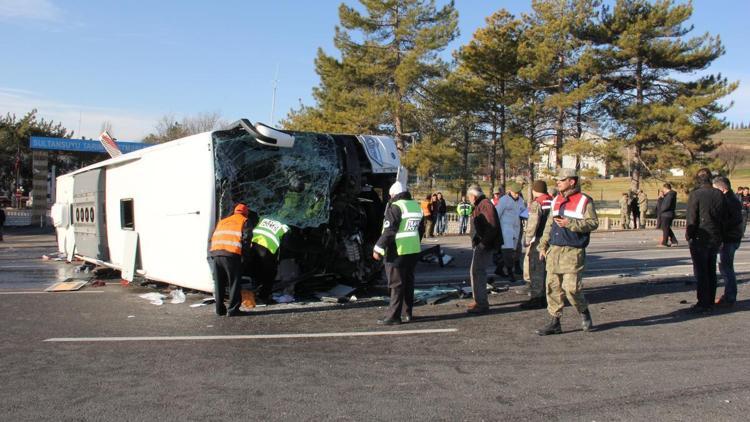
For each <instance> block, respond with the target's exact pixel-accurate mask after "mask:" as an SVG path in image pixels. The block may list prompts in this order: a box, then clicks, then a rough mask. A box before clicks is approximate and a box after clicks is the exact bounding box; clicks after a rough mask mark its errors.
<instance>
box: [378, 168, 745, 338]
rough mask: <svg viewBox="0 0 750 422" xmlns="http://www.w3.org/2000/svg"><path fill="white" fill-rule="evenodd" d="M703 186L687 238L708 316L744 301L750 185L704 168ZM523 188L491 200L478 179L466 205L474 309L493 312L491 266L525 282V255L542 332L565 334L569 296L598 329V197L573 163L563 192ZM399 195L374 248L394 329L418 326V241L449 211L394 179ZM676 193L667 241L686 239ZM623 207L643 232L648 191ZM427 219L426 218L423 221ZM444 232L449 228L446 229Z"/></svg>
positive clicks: (661, 209) (586, 325)
mask: <svg viewBox="0 0 750 422" xmlns="http://www.w3.org/2000/svg"><path fill="white" fill-rule="evenodd" d="M696 182H697V186H696V188H695V189H694V190H693V191H692V192H691V193H690V196H689V198H688V204H687V217H686V221H687V227H686V233H685V239H686V241H687V243H688V245H689V248H690V255H691V257H692V260H693V267H694V276H695V279H696V281H697V288H696V293H697V299H698V300H697V303H696V304H695V305H694V306H692V307H691V308H690V311H692V312H697V313H704V312H710V311H711V310H712V309H713V308H714V307H715V306H732V305H734V303H735V302H736V300H737V283H736V275H735V271H734V255H735V252H736V251H737V249H738V248H739V247H740V242H741V239H742V237H743V235H744V231H745V224H746V221H747V216H748V211H749V210H750V190H748V189H747V188H741V189H739V190H738V192H737V193H735V192H734V191H732V189H731V184H730V181H729V179H727V178H726V177H723V176H717V177H713V178H712V175H711V172H710V171H709V170H708V169H701V170H700V171H699V172H698V174H697V176H696ZM521 190H522V186H521V185H520V184H519V183H516V182H511V183H508V185H507V186H505V188H504V189H502V191H504V192H502V191H497V192H493V197H492V198H487V197H486V196H485V194H484V192H483V191H482V189H481V187H479V186H477V185H473V186H471V187H469V189H468V190H467V193H466V196H465V197H462V198H461V201H460V202H459V203H458V204H457V206H456V211H457V214H458V215H459V217H460V225H459V233H461V234H463V233H465V231H466V228H467V223H468V220H470V222H471V224H470V228H471V230H470V233H469V235H470V237H471V244H472V258H471V265H470V268H469V275H470V279H471V289H472V295H473V301H472V302H471V303H470V304H469V306H468V309H467V313H469V314H473V315H476V314H483V313H486V312H488V311H489V302H488V295H487V270H488V269H489V268H490V265H492V264H493V263H494V264H495V265H496V270H495V273H496V274H502V275H505V276H506V277H508V278H509V279H510V280H515V274H517V273H519V272H521V271H519V268H518V267H519V266H518V259H519V258H522V259H523V262H524V265H523V267H524V268H523V270H522V273H523V277H524V279H525V281H527V283H528V285H529V300H528V301H526V302H524V303H522V304H521V305H520V307H521V308H522V309H539V308H546V309H547V311H548V313H549V316H550V319H549V322H548V323H547V324H545V325H544V326H542V327H540V328H539V329H538V330H536V333H537V334H538V335H540V336H546V335H551V334H560V333H562V329H561V325H560V319H561V317H562V314H563V308H564V302H565V300H566V299H567V301H568V302H569V303H570V304H571V305H572V307H573V308H575V310H576V311H577V312H578V313H579V315H581V327H582V329H583V331H590V330H591V329H592V328H593V320H592V316H591V312H590V310H589V306H588V302H587V301H586V297H585V295H584V294H583V277H582V275H583V271H584V269H585V264H586V248H587V246H588V245H589V242H590V235H591V232H593V231H595V230H596V229H597V228H598V226H599V219H598V217H597V214H596V208H595V206H594V200H593V199H592V198H591V197H590V196H588V195H586V194H584V193H582V192H581V190H580V185H579V178H578V175H577V173H576V171H575V170H572V169H561V170H560V171H559V172H558V174H557V175H556V176H555V190H556V192H555V194H554V195H550V194H549V193H548V189H547V184H546V182H544V181H542V180H537V181H535V182H534V183H533V185H532V189H531V191H532V198H530V201H529V203H528V206H527V204H526V202H525V200H524V198H523V195H522V194H521ZM394 194H395V196H394V198H396V202H394V201H393V200H392V201H391V202H390V204H395V206H394V205H391V206H389V208H388V211H387V212H386V219H385V223H384V231H383V235H382V236H381V238H380V239H379V240H378V245H377V246H376V248H375V252H374V257H375V258H376V259H381V258H382V257H383V256H385V257H386V275H387V278H388V283H389V284H388V286H389V288H390V289H391V305H390V307H389V310H388V312H387V314H386V317H385V318H383V319H381V320H379V322H380V323H381V324H386V325H393V324H401V323H403V322H409V321H411V320H412V318H413V315H412V299H410V298H413V289H414V269H415V267H416V257H417V255H418V253H419V251H420V248H418V247H417V245H418V240H419V236H420V234H419V233H420V230H424V232H425V234H424V236H429V234H428V233H429V230H428V229H427V227H429V224H430V220H429V219H427V218H426V213H427V212H429V213H430V214H431V215H432V213H433V212H434V210H435V209H437V210H439V209H440V208H439V207H438V208H435V207H434V206H433V207H430V206H426V205H429V204H426V202H429V203H438V202H439V200H440V199H442V195H439V198H438V197H437V194H436V195H435V197H433V196H429V197H427V199H426V200H425V201H422V203H421V206H420V205H418V204H417V203H416V202H415V201H411V197H410V196H409V194H408V192H406V191H405V189H404V187H403V186H401V185H400V184H394V187H393V188H392V192H391V195H394ZM676 197H677V194H676V192H675V191H674V190H673V189H672V186H671V185H670V184H669V183H665V184H663V185H662V187H661V188H660V190H659V192H658V198H657V204H656V215H657V222H658V223H657V224H658V226H659V228H661V229H662V241H661V246H676V245H677V244H678V240H677V238H676V236H675V234H674V232H673V231H672V229H671V226H672V221H673V220H674V218H675V208H676ZM433 198H435V199H433ZM399 202H400V204H399ZM623 203H624V204H625V205H626V206H627V211H628V212H627V215H628V216H631V215H632V217H633V222H634V224H633V228H642V227H643V223H644V222H645V214H646V210H647V209H648V197H647V196H646V194H645V193H644V192H643V191H642V190H639V191H638V192H637V193H635V194H634V195H630V194H628V193H625V194H623V199H622V200H621V204H623ZM635 207H637V208H635ZM634 210H635V211H634ZM438 212H439V211H438ZM423 215H424V216H425V219H424V221H420V220H421V218H422V216H423ZM405 221H406V223H405ZM425 223H426V226H424V227H425V228H424V229H422V227H423V224H425ZM444 232H445V229H444V228H443V230H442V231H440V233H441V234H442V233H444ZM404 239H406V240H404ZM400 242H401V243H400ZM408 242H412V243H413V244H411V243H408ZM519 251H520V252H519ZM402 252H403V253H402ZM717 256H719V263H718V267H719V271H720V273H721V274H722V276H723V278H724V279H725V289H724V292H723V295H722V296H721V297H720V298H719V299H718V300H717V299H716V289H717V275H716V268H717ZM404 289H405V290H404Z"/></svg>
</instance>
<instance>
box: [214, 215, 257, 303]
mask: <svg viewBox="0 0 750 422" xmlns="http://www.w3.org/2000/svg"><path fill="white" fill-rule="evenodd" d="M249 212H250V210H249V209H248V208H247V206H246V205H245V204H237V206H235V207H234V214H232V215H231V216H229V217H227V218H224V219H223V220H221V221H219V223H218V224H217V225H216V229H215V230H214V233H213V236H211V249H210V252H209V255H210V256H211V269H212V271H213V275H214V299H216V314H217V315H228V316H240V315H243V312H241V311H240V305H241V304H242V294H241V292H240V282H241V281H242V252H243V249H246V246H247V244H248V240H249V235H248V233H247V226H248V224H247V216H248V214H249ZM227 286H229V307H228V308H227V307H226V306H225V305H224V294H225V292H226V288H227Z"/></svg>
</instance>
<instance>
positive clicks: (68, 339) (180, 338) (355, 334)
mask: <svg viewBox="0 0 750 422" xmlns="http://www.w3.org/2000/svg"><path fill="white" fill-rule="evenodd" d="M457 331H458V329H457V328H436V329H429V330H398V331H364V332H351V333H309V334H251V335H234V336H163V337H63V338H48V339H46V340H44V341H45V342H54V343H88V342H114V341H186V340H187V341H189V340H275V339H290V338H333V337H372V336H405V335H412V334H443V333H455V332H457Z"/></svg>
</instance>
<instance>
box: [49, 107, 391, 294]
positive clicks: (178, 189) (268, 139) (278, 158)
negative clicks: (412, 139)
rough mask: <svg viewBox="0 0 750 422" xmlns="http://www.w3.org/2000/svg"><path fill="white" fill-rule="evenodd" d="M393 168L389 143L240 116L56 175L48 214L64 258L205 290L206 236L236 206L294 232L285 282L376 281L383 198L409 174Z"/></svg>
mask: <svg viewBox="0 0 750 422" xmlns="http://www.w3.org/2000/svg"><path fill="white" fill-rule="evenodd" d="M399 169H400V161H399V157H398V153H397V150H396V146H395V143H394V142H393V140H392V139H391V138H388V137H384V136H370V135H359V136H353V135H330V134H319V133H305V132H285V131H279V130H276V129H272V128H270V127H268V126H265V125H262V124H256V125H252V124H251V123H250V122H249V121H247V120H245V119H243V120H239V121H237V122H236V123H234V124H232V125H230V126H229V127H228V128H226V129H224V130H217V131H213V132H206V133H201V134H198V135H194V136H190V137H186V138H182V139H178V140H175V141H171V142H167V143H164V144H160V145H154V146H152V147H149V148H145V149H142V150H139V151H134V152H131V153H128V154H125V155H121V156H119V157H116V158H111V159H109V160H106V161H102V162H100V163H97V164H94V165H92V166H89V167H86V168H83V169H80V170H78V171H75V172H72V173H70V174H66V175H64V176H60V177H58V178H57V202H56V203H55V204H54V206H53V209H52V217H53V222H54V225H55V227H56V230H57V235H58V247H59V250H60V252H61V253H64V254H65V255H66V256H67V257H68V260H71V259H72V258H73V257H74V256H75V257H79V258H81V259H83V260H85V261H88V262H91V263H96V264H99V265H104V266H108V267H111V268H115V269H118V270H121V271H122V273H123V278H126V279H132V276H133V274H137V275H140V276H142V277H144V278H146V279H149V280H154V281H159V282H163V283H169V284H173V285H177V286H182V287H185V288H190V289H196V290H201V291H205V292H211V291H212V290H213V281H212V275H211V270H210V267H209V263H208V260H207V257H208V246H209V240H210V237H211V233H212V231H213V228H214V226H215V224H216V222H217V221H218V220H219V219H221V218H223V217H225V216H227V215H229V214H230V213H231V210H232V207H233V206H234V204H235V203H238V202H243V203H245V204H247V205H248V206H249V207H250V209H251V211H253V212H255V213H257V214H258V215H259V216H270V217H274V218H275V219H278V220H281V221H284V222H285V223H286V224H288V225H289V226H290V227H292V230H291V232H290V234H288V235H287V236H286V237H285V246H284V248H283V249H282V251H281V255H280V263H281V264H280V267H281V268H283V269H284V270H283V271H280V275H279V277H281V278H282V279H285V280H284V281H289V282H294V281H295V280H302V279H305V278H310V277H318V276H321V275H325V276H332V277H338V278H339V279H343V280H347V281H351V282H352V283H366V282H368V281H369V280H370V279H371V278H372V277H373V276H375V275H376V274H377V273H378V272H379V265H378V263H377V262H375V261H373V260H372V258H371V250H372V246H373V244H374V242H375V241H376V240H377V237H378V235H379V234H380V231H381V225H382V218H383V209H384V201H385V200H386V198H384V197H383V192H387V190H388V186H389V185H390V184H392V183H393V182H394V181H395V180H396V179H397V177H399V178H403V177H405V175H403V173H402V174H401V175H400V176H399V175H398V173H399ZM403 182H405V180H403ZM287 238H288V240H287Z"/></svg>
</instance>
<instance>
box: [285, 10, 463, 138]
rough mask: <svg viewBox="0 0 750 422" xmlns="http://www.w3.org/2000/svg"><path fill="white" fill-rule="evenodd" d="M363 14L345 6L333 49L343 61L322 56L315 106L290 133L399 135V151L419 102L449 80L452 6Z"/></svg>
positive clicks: (454, 23) (288, 122) (290, 122)
mask: <svg viewBox="0 0 750 422" xmlns="http://www.w3.org/2000/svg"><path fill="white" fill-rule="evenodd" d="M360 4H361V6H362V7H363V8H364V12H360V11H359V10H357V9H355V8H353V7H350V6H347V5H345V4H342V5H341V6H339V20H340V22H341V26H337V27H336V34H335V36H334V46H335V47H336V49H337V50H339V52H340V54H341V59H336V58H334V57H332V56H329V55H327V54H326V53H324V52H323V51H322V50H319V51H318V57H317V59H316V60H315V69H316V72H317V73H318V75H319V76H320V85H319V86H318V87H317V88H315V89H314V90H313V97H314V98H315V100H316V106H314V107H305V106H301V107H300V108H299V109H297V110H293V111H292V112H291V113H290V114H289V115H288V116H287V118H286V119H285V120H284V121H283V122H282V124H283V126H284V127H285V128H289V129H297V130H318V131H328V132H348V133H363V132H365V133H391V134H395V136H396V141H397V144H398V147H399V149H400V150H404V148H405V140H406V139H407V136H406V135H405V134H407V133H410V132H413V129H414V127H415V122H414V121H413V119H411V116H412V115H413V113H414V112H415V109H416V103H417V98H418V97H420V96H421V95H423V94H424V87H425V86H426V85H427V83H428V82H429V81H430V80H431V79H434V78H436V77H440V76H442V75H443V74H444V73H445V70H446V65H445V64H444V63H443V62H442V61H441V60H439V58H438V57H437V54H436V53H437V52H438V51H440V50H442V49H443V48H445V47H446V46H447V45H448V43H450V42H451V41H452V40H453V39H454V38H455V37H456V36H457V34H458V13H457V12H456V9H455V7H454V6H453V2H449V3H448V4H446V5H445V6H443V7H442V8H440V9H437V8H436V7H435V2H434V1H431V0H430V1H428V0H360Z"/></svg>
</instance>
